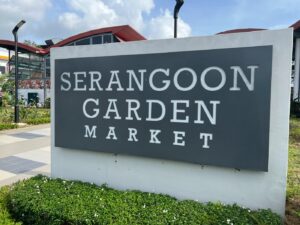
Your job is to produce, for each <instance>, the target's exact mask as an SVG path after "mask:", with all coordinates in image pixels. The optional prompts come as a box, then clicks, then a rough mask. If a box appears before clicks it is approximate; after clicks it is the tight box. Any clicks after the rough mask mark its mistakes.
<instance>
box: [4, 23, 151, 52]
mask: <svg viewBox="0 0 300 225" xmlns="http://www.w3.org/2000/svg"><path fill="white" fill-rule="evenodd" d="M104 33H112V34H114V35H115V36H116V37H117V38H118V39H119V40H121V41H140V40H146V38H145V37H143V36H142V35H141V34H139V33H138V32H137V31H135V30H134V29H133V28H132V27H131V26H129V25H123V26H116V27H106V28H100V29H95V30H90V31H87V32H83V33H80V34H76V35H74V36H71V37H68V38H66V39H64V40H62V41H60V42H58V43H56V44H55V45H52V46H50V47H49V48H47V49H42V48H36V47H33V46H30V45H26V44H23V43H20V42H19V43H18V47H19V51H20V52H23V53H36V54H41V55H45V54H48V53H49V52H50V48H52V47H62V46H65V45H67V44H69V43H71V42H73V41H77V40H79V39H83V38H86V37H90V36H93V35H98V34H104ZM0 47H2V48H5V49H7V50H14V49H15V42H14V41H10V40H0Z"/></svg>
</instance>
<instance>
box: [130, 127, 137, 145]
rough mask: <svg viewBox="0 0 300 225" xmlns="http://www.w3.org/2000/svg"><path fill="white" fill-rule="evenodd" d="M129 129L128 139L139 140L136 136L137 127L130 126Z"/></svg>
mask: <svg viewBox="0 0 300 225" xmlns="http://www.w3.org/2000/svg"><path fill="white" fill-rule="evenodd" d="M128 131H129V138H128V141H135V142H138V141H139V140H138V139H137V138H136V134H137V129H135V128H128Z"/></svg>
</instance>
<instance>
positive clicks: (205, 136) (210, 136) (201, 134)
mask: <svg viewBox="0 0 300 225" xmlns="http://www.w3.org/2000/svg"><path fill="white" fill-rule="evenodd" d="M203 138H204V144H203V145H202V148H209V145H208V139H209V140H210V141H211V140H212V139H213V135H212V134H208V133H200V139H201V140H202V139H203Z"/></svg>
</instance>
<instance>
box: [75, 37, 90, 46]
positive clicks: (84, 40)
mask: <svg viewBox="0 0 300 225" xmlns="http://www.w3.org/2000/svg"><path fill="white" fill-rule="evenodd" d="M89 44H90V38H86V39H82V40H80V41H76V42H75V45H89Z"/></svg>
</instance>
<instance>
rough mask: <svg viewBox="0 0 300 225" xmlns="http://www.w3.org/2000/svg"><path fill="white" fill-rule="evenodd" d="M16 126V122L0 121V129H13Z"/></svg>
mask: <svg viewBox="0 0 300 225" xmlns="http://www.w3.org/2000/svg"><path fill="white" fill-rule="evenodd" d="M14 128H18V125H17V124H13V123H0V130H7V129H14Z"/></svg>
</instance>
